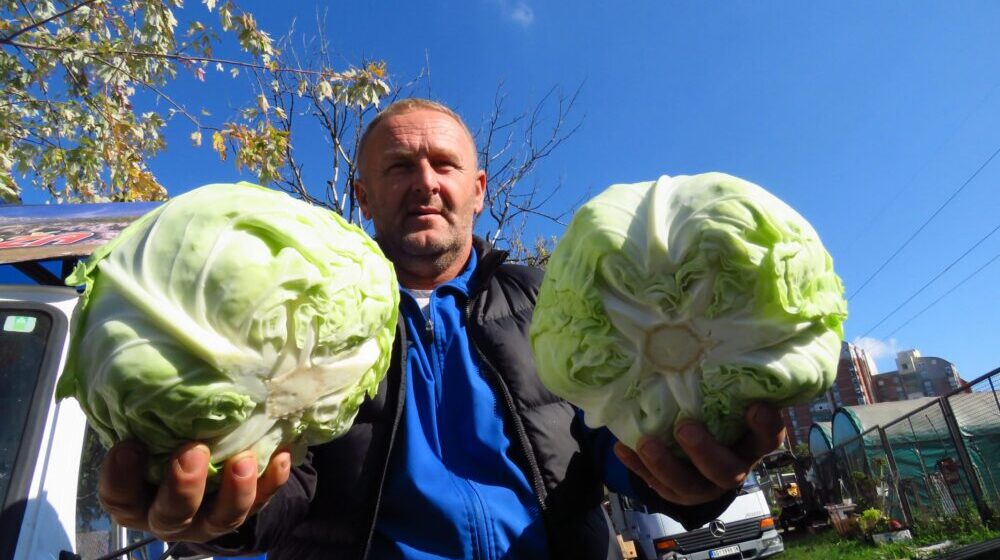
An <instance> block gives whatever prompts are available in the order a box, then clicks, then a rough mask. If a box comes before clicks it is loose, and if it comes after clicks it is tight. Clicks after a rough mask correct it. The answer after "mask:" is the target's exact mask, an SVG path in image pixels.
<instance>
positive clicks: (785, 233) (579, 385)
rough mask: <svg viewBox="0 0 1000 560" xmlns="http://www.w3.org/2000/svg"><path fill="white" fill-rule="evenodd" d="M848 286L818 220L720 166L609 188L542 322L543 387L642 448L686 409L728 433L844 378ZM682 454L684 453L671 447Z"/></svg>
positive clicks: (581, 221) (584, 220)
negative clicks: (814, 223)
mask: <svg viewBox="0 0 1000 560" xmlns="http://www.w3.org/2000/svg"><path fill="white" fill-rule="evenodd" d="M846 315H847V305H846V302H845V300H844V297H843V286H842V284H841V282H840V279H839V278H838V277H837V275H836V274H835V273H834V271H833V264H832V259H831V258H830V255H829V254H828V253H827V252H826V250H825V249H824V248H823V245H822V244H821V243H820V240H819V237H818V236H817V234H816V232H815V231H814V230H813V228H812V227H811V226H810V225H809V224H808V223H807V222H806V220H805V219H803V218H802V216H800V215H799V214H797V213H796V212H795V211H794V210H792V209H791V208H789V207H788V206H787V205H786V204H784V203H783V202H782V201H780V200H778V199H777V198H775V197H774V196H773V195H771V194H770V193H768V192H766V191H765V190H764V189H762V188H760V187H758V186H757V185H754V184H751V183H749V182H747V181H744V180H742V179H739V178H736V177H732V176H729V175H724V174H721V173H707V174H703V175H695V176H690V177H688V176H678V177H661V178H660V179H659V180H657V181H654V182H647V183H638V184H631V185H613V186H611V187H610V188H608V189H607V190H606V191H604V192H603V193H601V194H600V195H598V196H597V197H595V198H594V199H592V200H591V201H589V202H588V203H587V204H585V205H584V206H583V207H581V208H580V210H579V211H578V212H577V213H576V214H575V216H574V217H573V220H572V222H571V223H570V225H569V227H568V228H567V230H566V232H565V234H564V236H563V237H562V239H561V240H560V241H559V243H558V245H557V246H556V249H555V250H554V252H553V253H552V255H551V258H550V260H549V263H548V266H547V268H546V273H545V280H544V282H543V283H542V287H541V291H540V293H539V296H538V305H537V307H536V308H535V315H534V319H533V321H532V325H531V330H530V334H531V342H532V347H533V350H534V353H535V357H536V360H537V364H538V369H539V375H540V376H541V379H542V382H543V383H544V384H545V385H546V387H548V388H549V390H551V391H552V392H553V393H555V394H557V395H559V396H561V397H563V398H565V399H566V400H568V401H569V402H571V403H573V404H575V405H576V406H578V407H579V408H580V409H582V410H583V412H584V419H585V420H586V422H587V424H588V425H591V426H608V428H609V429H610V430H611V431H612V433H614V434H615V435H616V436H617V437H618V438H619V439H620V440H621V441H622V442H624V443H626V444H627V445H630V446H632V447H634V446H635V445H636V443H637V442H638V440H639V438H640V437H641V436H642V435H644V434H649V435H652V436H654V437H656V438H658V439H660V440H661V441H663V442H664V443H667V444H668V445H674V439H673V432H672V429H673V426H674V425H675V424H676V423H677V422H678V421H679V420H682V419H694V420H699V421H703V422H705V424H706V425H707V427H708V429H709V430H710V431H711V432H712V434H713V435H714V436H715V437H716V438H717V439H718V440H719V441H721V442H723V443H725V444H731V443H733V442H734V441H736V440H737V439H738V438H739V437H740V436H741V435H742V434H743V433H744V432H745V421H744V419H743V414H744V411H745V409H746V407H747V406H748V405H749V404H750V403H751V402H753V401H766V402H769V403H773V404H774V405H776V406H787V405H791V404H795V403H804V402H808V401H809V400H811V399H812V398H813V397H815V396H817V395H819V394H821V393H822V392H823V391H825V390H827V389H828V388H829V387H830V385H831V384H832V383H833V380H834V377H835V376H836V371H837V363H838V360H839V356H840V344H841V339H842V338H843V330H842V323H843V321H844V320H845V318H846ZM675 449H676V448H675Z"/></svg>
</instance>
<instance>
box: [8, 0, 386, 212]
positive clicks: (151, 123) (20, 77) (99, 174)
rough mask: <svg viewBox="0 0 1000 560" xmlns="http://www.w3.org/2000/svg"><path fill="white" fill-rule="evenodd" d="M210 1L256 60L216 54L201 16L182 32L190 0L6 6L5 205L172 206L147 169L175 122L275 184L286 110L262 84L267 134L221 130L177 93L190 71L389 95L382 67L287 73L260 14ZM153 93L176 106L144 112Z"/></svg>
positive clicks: (346, 98)
mask: <svg viewBox="0 0 1000 560" xmlns="http://www.w3.org/2000/svg"><path fill="white" fill-rule="evenodd" d="M202 4H203V5H204V7H205V8H207V11H208V12H212V11H214V12H215V13H216V15H217V17H218V21H219V23H218V27H219V29H221V31H222V33H223V34H224V36H225V37H227V38H229V39H232V40H234V41H235V43H236V45H238V47H239V50H240V52H241V53H243V54H244V55H245V56H246V57H247V58H248V59H249V60H224V59H220V58H217V57H214V56H213V51H214V49H215V47H216V46H218V45H219V44H220V43H222V37H223V36H220V35H219V34H218V33H217V32H216V31H214V30H213V28H211V27H209V26H207V25H205V24H203V23H201V22H200V21H198V20H192V21H190V22H189V23H188V24H187V26H186V30H185V31H184V32H183V33H182V34H179V33H178V19H177V17H176V15H175V10H177V9H179V8H181V7H182V6H183V1H182V0H129V1H117V2H116V1H111V0H79V1H76V2H68V1H66V0H63V1H62V2H59V3H54V2H53V1H51V0H0V14H2V16H3V17H2V19H0V48H2V50H0V84H2V86H3V94H2V97H0V122H3V123H4V125H3V126H2V127H0V197H2V198H3V199H5V200H17V199H18V198H19V197H20V192H21V189H22V188H23V187H22V185H23V184H24V183H31V184H33V185H34V186H37V187H40V188H43V189H45V190H46V191H48V193H49V194H50V195H51V196H52V198H54V199H55V200H56V201H67V200H77V201H95V200H156V199H163V198H165V197H166V195H167V193H166V190H165V189H164V188H163V186H162V185H160V183H159V182H158V181H157V180H156V178H155V177H154V176H153V174H152V173H151V172H150V170H149V167H148V165H147V162H148V161H149V159H151V158H152V157H153V156H155V155H156V154H158V153H159V152H161V151H163V150H164V149H165V147H166V144H165V142H164V140H163V133H162V130H163V127H164V126H165V125H166V123H167V121H168V120H170V119H171V118H174V117H175V116H179V117H182V118H184V119H186V120H187V121H190V124H191V125H192V126H193V128H194V130H193V132H192V133H191V140H192V142H194V143H195V144H196V145H200V144H201V140H202V137H203V135H204V134H205V133H206V132H207V133H209V134H211V136H212V146H213V148H214V149H216V150H217V151H218V152H219V153H220V155H223V156H226V155H227V151H226V149H225V148H226V145H227V144H229V145H230V147H231V148H235V149H234V152H235V159H236V161H237V164H238V165H242V166H246V167H249V168H250V169H252V170H254V171H255V172H257V173H258V174H259V176H260V177H261V179H262V182H267V180H269V179H272V178H273V175H274V170H275V169H276V168H277V167H279V166H280V165H281V164H282V163H283V161H284V158H285V157H286V154H287V152H288V146H287V136H286V135H285V134H284V133H283V131H281V130H280V129H279V128H278V127H275V126H271V125H270V124H269V120H268V119H269V118H271V117H272V116H274V117H276V118H280V113H279V112H278V110H277V108H274V109H272V108H271V107H269V106H267V104H266V94H265V92H264V91H263V90H264V87H263V86H262V87H260V88H259V89H260V90H261V91H259V92H258V94H257V95H256V96H253V98H254V99H255V101H256V104H257V108H256V111H258V112H259V113H260V114H262V115H266V118H265V119H263V121H262V123H261V124H260V125H259V126H256V127H249V126H246V125H245V124H243V123H238V122H223V123H221V124H212V123H208V122H205V117H206V115H203V114H196V113H197V112H196V111H191V110H189V109H188V108H187V107H186V106H185V105H184V104H183V103H182V102H181V101H179V100H175V99H174V98H173V97H171V95H170V94H169V93H168V88H167V87H166V86H168V85H169V84H170V82H171V81H172V80H174V79H175V78H176V77H177V76H178V72H180V71H181V70H184V71H188V72H191V73H192V74H193V75H194V76H195V77H197V78H198V79H200V80H205V79H206V76H207V75H208V73H209V72H212V71H225V72H228V73H230V75H231V76H233V77H236V76H237V75H238V74H239V73H240V71H241V70H247V69H249V70H252V71H268V72H272V73H282V74H295V75H298V76H310V77H311V83H313V84H315V85H316V87H318V88H320V92H321V94H323V93H326V92H331V94H333V93H332V92H336V91H342V92H343V93H342V96H341V97H340V98H339V100H340V101H342V102H345V103H360V104H365V105H370V104H373V103H376V104H377V102H378V100H379V98H380V97H381V96H383V95H385V93H387V92H388V86H387V85H386V82H384V81H383V80H382V77H383V73H384V66H379V65H372V66H370V67H368V68H364V69H349V70H347V71H346V72H335V71H333V70H332V69H330V68H326V67H323V68H317V69H311V70H307V69H300V68H282V67H280V65H279V64H280V63H279V59H278V57H279V55H280V51H278V49H276V48H275V46H274V44H273V41H272V39H271V36H270V35H269V34H268V33H266V32H265V31H263V30H261V29H259V27H258V25H257V22H256V20H255V19H254V17H253V15H252V14H251V13H249V12H246V11H244V10H242V9H240V8H239V7H238V6H236V5H235V4H234V3H233V2H232V1H229V0H227V1H226V2H224V3H222V4H221V5H218V6H217V5H216V4H217V2H216V0H202ZM338 88H339V90H338ZM150 97H151V98H153V99H154V100H158V101H162V102H164V104H165V105H167V106H169V107H170V108H169V109H168V110H167V111H166V112H161V111H160V110H158V109H156V108H155V107H154V108H150V109H149V110H141V109H139V106H141V105H143V101H144V98H150ZM145 105H149V106H151V107H153V104H152V103H148V102H147V103H145ZM242 115H243V116H244V117H247V116H250V115H249V114H248V113H247V112H243V113H242Z"/></svg>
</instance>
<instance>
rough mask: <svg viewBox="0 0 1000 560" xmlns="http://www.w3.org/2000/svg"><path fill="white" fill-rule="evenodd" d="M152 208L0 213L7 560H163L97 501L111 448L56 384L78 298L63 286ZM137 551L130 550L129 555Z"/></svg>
mask: <svg viewBox="0 0 1000 560" xmlns="http://www.w3.org/2000/svg"><path fill="white" fill-rule="evenodd" d="M155 206H156V205H155V204H153V203H111V204H88V205H73V204H68V205H51V206H50V205H45V206H4V205H0V387H2V389H0V506H2V508H3V509H2V510H0V558H2V559H8V558H14V559H15V560H38V559H54V560H97V559H105V558H107V559H110V558H128V559H131V560H138V559H154V560H155V559H157V558H160V557H161V555H162V554H164V552H166V547H165V545H164V543H162V542H159V541H155V540H153V539H151V538H149V537H148V535H144V534H142V533H139V532H136V531H130V530H126V529H124V528H121V527H118V526H117V525H115V524H114V523H113V522H112V521H111V519H110V518H109V517H108V516H107V514H105V513H104V511H103V510H102V509H101V507H100V504H99V503H98V501H97V478H98V472H99V468H100V464H101V460H102V459H103V457H104V449H103V447H102V446H101V444H100V443H99V442H98V440H97V437H96V436H95V434H94V433H93V432H92V431H90V429H88V428H87V423H86V419H85V417H84V415H83V412H82V411H81V410H80V407H79V405H78V404H77V402H76V401H75V400H74V399H66V400H64V401H61V402H57V401H55V399H54V393H55V384H56V380H57V379H58V377H59V374H60V373H61V372H62V368H63V364H64V362H65V357H66V351H67V348H68V346H69V338H68V333H69V325H70V321H71V320H72V317H73V313H74V311H75V310H76V306H77V302H78V294H77V292H76V290H75V289H73V288H69V287H66V286H65V285H64V284H63V279H64V278H65V277H66V275H67V274H68V273H69V272H70V270H71V269H72V266H73V264H74V263H75V262H76V261H77V260H78V259H80V258H82V257H86V256H87V255H89V254H90V253H91V252H93V250H94V249H95V248H96V247H99V246H100V245H102V244H103V243H105V242H107V241H108V240H109V239H111V238H113V237H114V236H115V235H117V233H118V232H119V231H121V229H123V228H124V227H125V226H126V225H127V224H129V223H130V222H131V221H133V220H134V219H135V218H137V217H139V216H141V215H142V214H144V213H146V212H148V211H149V210H151V209H152V208H154V207H155ZM123 549H131V550H127V551H126V550H123Z"/></svg>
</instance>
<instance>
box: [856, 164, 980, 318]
mask: <svg viewBox="0 0 1000 560" xmlns="http://www.w3.org/2000/svg"><path fill="white" fill-rule="evenodd" d="M997 154H1000V148H997V149H996V150H995V151H994V152H993V154H992V155H990V157H988V158H987V159H986V161H984V162H983V164H982V165H980V166H979V169H976V171H975V173H973V174H972V175H970V176H969V178H968V179H966V180H965V182H964V183H962V185H961V186H960V187H958V189H957V190H955V192H953V193H951V196H949V197H948V199H947V200H945V201H944V203H943V204H941V206H938V208H937V210H935V211H934V213H933V214H931V215H930V217H929V218H927V219H926V220H924V223H922V224H920V227H918V228H917V230H916V231H914V232H913V233H912V234H911V235H910V237H908V238H907V239H906V241H904V242H903V244H902V245H900V246H899V248H897V249H896V250H895V251H893V253H892V254H891V255H889V258H887V259H885V261H884V262H882V264H881V265H879V267H878V268H877V269H876V270H875V272H873V273H872V274H871V276H869V277H868V278H867V279H866V280H865V281H864V282H862V283H861V285H860V286H858V288H857V289H856V290H854V293H852V294H851V295H849V296H847V299H848V300H850V299H852V298H853V297H854V296H856V295H858V293H860V292H861V290H863V289H864V287H865V286H867V285H868V283H869V282H871V281H872V279H873V278H875V277H876V276H878V274H879V273H880V272H882V270H883V269H884V268H885V267H886V266H887V265H888V264H889V263H890V262H892V259H894V258H896V256H897V255H899V253H900V252H902V251H903V249H905V248H906V246H907V245H909V244H910V242H911V241H913V239H914V238H915V237H916V236H917V235H919V234H920V232H921V231H923V230H924V228H925V227H927V224H929V223H931V220H933V219H934V218H935V217H937V215H938V214H940V213H941V211H942V210H944V208H945V206H948V204H950V203H951V201H952V200H954V199H955V197H956V196H958V194H959V193H960V192H962V191H963V190H964V189H965V187H967V186H968V185H969V183H971V182H972V180H973V179H975V178H976V176H978V175H979V173H980V172H981V171H982V170H983V169H986V166H987V165H989V164H990V162H991V161H993V158H995V157H997Z"/></svg>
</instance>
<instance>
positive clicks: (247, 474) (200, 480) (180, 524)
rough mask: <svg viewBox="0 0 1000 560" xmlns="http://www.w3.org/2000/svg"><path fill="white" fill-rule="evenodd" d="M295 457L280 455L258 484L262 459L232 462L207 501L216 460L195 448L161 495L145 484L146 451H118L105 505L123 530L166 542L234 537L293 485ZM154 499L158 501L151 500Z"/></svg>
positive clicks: (122, 446) (104, 487)
mask: <svg viewBox="0 0 1000 560" xmlns="http://www.w3.org/2000/svg"><path fill="white" fill-rule="evenodd" d="M291 462H292V461H291V454H290V453H289V452H288V451H287V450H279V451H277V452H275V453H274V455H273V456H272V457H271V461H270V462H269V463H268V466H267V469H266V470H265V471H264V473H263V474H262V475H261V476H260V478H259V479H258V477H257V457H256V455H255V454H254V452H253V451H245V452H243V453H240V454H239V455H236V456H234V457H232V458H230V459H228V460H227V461H226V463H225V465H223V468H222V473H220V476H219V487H218V491H217V492H216V493H215V495H214V496H210V497H209V498H207V499H206V497H205V490H206V486H207V481H208V471H209V465H210V463H211V454H210V452H209V449H208V447H206V446H205V445H204V444H199V443H190V444H188V445H185V446H184V447H182V448H181V449H180V450H179V451H178V452H177V453H176V454H175V455H174V457H173V458H172V459H171V461H170V464H169V465H168V467H167V469H166V472H165V473H164V480H163V482H162V483H161V484H160V486H159V488H158V489H155V497H154V496H153V495H152V494H153V493H154V489H153V488H152V487H151V486H149V485H147V484H146V483H145V482H144V481H143V474H142V473H143V472H144V469H143V466H144V464H145V453H144V450H143V448H142V446H140V445H138V444H135V443H132V442H123V443H119V444H117V445H115V446H114V447H113V448H112V449H111V450H110V451H109V452H108V455H107V457H106V458H105V460H104V463H103V464H102V466H101V475H100V479H99V482H98V492H99V497H100V500H101V504H102V505H103V506H104V508H105V509H106V510H107V511H108V513H109V514H110V515H111V516H112V518H113V519H114V520H115V521H116V522H118V523H119V524H121V525H123V526H126V527H132V528H135V529H141V530H144V531H148V532H151V533H153V534H154V535H156V536H157V537H159V538H160V539H162V540H183V541H187V542H204V541H208V540H211V539H213V538H215V537H218V536H220V535H224V534H226V533H229V532H231V531H233V530H235V529H236V528H238V527H239V526H240V525H242V524H243V522H244V521H246V518H247V516H249V515H250V514H251V513H253V512H255V511H257V510H258V509H260V508H261V507H263V505H264V504H265V503H266V502H267V501H268V500H269V499H270V498H271V496H273V495H274V493H275V492H277V491H278V489H279V488H281V486H282V485H284V484H285V483H286V482H287V481H288V477H289V475H290V473H291ZM151 498H152V499H151Z"/></svg>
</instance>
